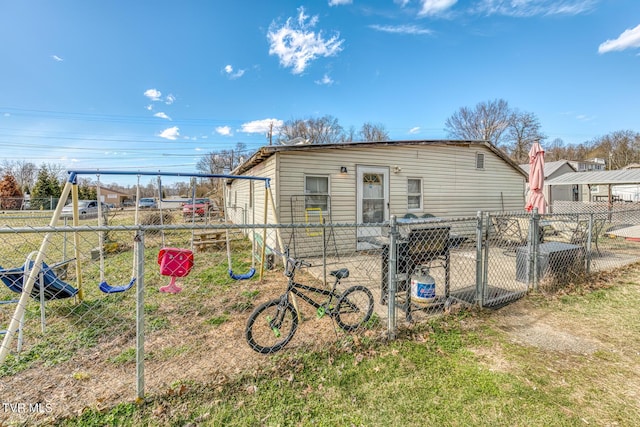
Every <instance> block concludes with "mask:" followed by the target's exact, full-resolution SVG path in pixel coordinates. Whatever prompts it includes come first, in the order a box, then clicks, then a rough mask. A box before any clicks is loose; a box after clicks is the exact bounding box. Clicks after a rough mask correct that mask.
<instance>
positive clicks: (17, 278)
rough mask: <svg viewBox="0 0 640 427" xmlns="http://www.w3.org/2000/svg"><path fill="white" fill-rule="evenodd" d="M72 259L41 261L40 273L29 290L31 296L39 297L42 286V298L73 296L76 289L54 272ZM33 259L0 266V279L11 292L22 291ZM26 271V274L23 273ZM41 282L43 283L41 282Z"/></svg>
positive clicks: (52, 298)
mask: <svg viewBox="0 0 640 427" xmlns="http://www.w3.org/2000/svg"><path fill="white" fill-rule="evenodd" d="M70 261H72V260H68V261H63V262H61V263H57V264H54V265H52V266H48V265H47V264H46V263H45V262H43V263H42V266H41V269H40V273H39V274H38V277H37V279H36V281H35V282H34V284H33V289H32V290H31V297H32V298H34V299H39V298H40V287H41V286H42V287H43V293H44V299H45V300H47V301H49V300H54V299H64V298H71V297H74V296H75V295H76V294H77V293H78V290H77V289H76V288H74V287H73V286H71V285H69V284H68V283H66V282H64V281H63V280H62V279H61V278H60V277H58V275H57V274H56V273H55V270H56V269H58V268H60V267H61V266H62V265H64V264H67V263H69V262H70ZM33 265H34V263H33V261H31V260H29V262H28V264H27V265H23V266H22V267H16V268H7V269H4V268H2V267H0V279H1V280H2V281H3V282H4V284H5V285H6V286H7V287H8V288H9V289H10V290H12V291H13V292H16V293H22V286H23V284H24V283H25V281H26V278H27V277H28V274H29V272H30V271H31V269H33ZM25 273H26V274H25ZM41 282H43V283H41Z"/></svg>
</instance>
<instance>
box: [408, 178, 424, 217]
mask: <svg viewBox="0 0 640 427" xmlns="http://www.w3.org/2000/svg"><path fill="white" fill-rule="evenodd" d="M407 208H408V209H409V210H410V211H412V210H415V211H417V210H422V178H407Z"/></svg>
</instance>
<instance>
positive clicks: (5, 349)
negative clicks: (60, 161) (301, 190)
mask: <svg viewBox="0 0 640 427" xmlns="http://www.w3.org/2000/svg"><path fill="white" fill-rule="evenodd" d="M67 173H68V175H69V176H68V178H67V181H66V183H65V185H64V187H63V189H62V193H61V195H60V199H59V201H58V204H57V206H56V208H55V209H54V211H53V216H52V218H51V220H50V222H49V227H51V228H54V227H56V226H57V225H58V222H59V221H60V215H61V213H62V208H63V207H64V205H65V202H66V200H67V199H68V198H69V195H71V198H72V203H73V226H74V227H79V215H78V182H77V180H78V176H82V175H94V176H102V175H120V176H155V177H160V176H167V177H185V178H203V179H217V178H218V179H230V180H251V181H262V182H264V186H265V209H264V224H265V229H264V232H263V240H264V237H265V236H264V235H265V234H266V224H267V217H268V212H267V211H268V208H267V207H268V206H270V207H271V210H272V215H273V218H274V220H275V223H276V225H277V224H278V223H279V221H278V215H277V210H276V207H275V202H274V199H273V194H272V192H271V178H266V177H258V176H243V175H229V174H202V173H189V172H186V173H182V172H162V171H157V172H145V171H116V170H100V169H95V170H89V169H80V170H68V171H67ZM98 202H99V203H100V202H101V200H99V201H98ZM136 203H137V201H136ZM52 236H53V231H50V232H47V233H45V235H44V237H43V239H42V243H41V244H40V249H39V250H38V251H37V255H36V258H35V260H34V267H33V268H32V269H31V270H30V272H29V275H28V277H27V278H26V281H25V283H24V285H23V292H22V294H21V296H20V299H19V300H18V303H17V307H16V310H15V313H14V315H13V317H12V319H11V323H10V324H9V328H8V329H7V330H6V333H5V336H4V339H3V341H2V343H1V345H0V364H2V363H3V362H4V360H5V359H6V357H7V355H8V353H9V348H10V346H11V342H12V341H13V338H14V336H15V335H16V333H17V331H18V330H19V329H20V319H22V316H23V314H24V312H25V310H26V306H27V303H28V301H29V298H30V295H31V291H32V290H33V287H34V284H35V283H36V281H37V280H38V277H39V275H40V270H41V266H42V264H43V261H44V258H45V254H46V253H47V249H48V247H49V244H50V241H51V238H52ZM276 238H277V241H278V245H280V247H284V245H283V243H282V238H281V236H280V232H279V230H278V229H276ZM73 239H74V246H75V251H76V254H75V267H76V286H77V289H78V294H77V297H78V300H79V301H82V300H83V298H84V292H83V287H82V270H81V265H80V253H79V251H80V240H79V239H80V237H79V235H78V233H77V232H74V233H73ZM265 256H266V245H265V244H263V245H262V251H261V255H260V259H261V266H260V278H262V274H263V270H264V264H265ZM284 262H285V260H284V259H283V263H284ZM243 276H244V275H237V277H243ZM232 277H233V276H232ZM132 280H135V279H132ZM124 286H127V285H124Z"/></svg>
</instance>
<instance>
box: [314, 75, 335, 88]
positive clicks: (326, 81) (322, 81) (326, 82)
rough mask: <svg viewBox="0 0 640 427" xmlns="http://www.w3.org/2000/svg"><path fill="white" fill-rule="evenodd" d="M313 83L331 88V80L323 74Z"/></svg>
mask: <svg viewBox="0 0 640 427" xmlns="http://www.w3.org/2000/svg"><path fill="white" fill-rule="evenodd" d="M315 83H316V84H319V85H326V86H331V85H332V84H333V79H332V78H331V77H329V75H328V74H325V75H324V76H322V78H321V79H320V80H316V81H315Z"/></svg>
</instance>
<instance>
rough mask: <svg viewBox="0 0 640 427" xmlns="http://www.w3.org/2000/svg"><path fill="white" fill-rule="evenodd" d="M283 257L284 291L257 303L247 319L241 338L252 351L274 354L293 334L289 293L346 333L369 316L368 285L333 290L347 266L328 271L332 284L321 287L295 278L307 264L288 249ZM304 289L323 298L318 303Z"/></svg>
mask: <svg viewBox="0 0 640 427" xmlns="http://www.w3.org/2000/svg"><path fill="white" fill-rule="evenodd" d="M285 258H286V259H287V265H286V268H285V273H284V274H285V276H286V277H287V279H288V280H287V289H286V291H285V292H284V293H283V294H282V295H280V296H279V297H278V298H276V299H273V300H271V301H267V302H265V303H263V304H261V305H259V306H258V307H257V308H256V309H255V310H254V311H253V313H251V316H249V319H248V320H247V326H246V328H245V338H246V340H247V343H248V344H249V346H250V347H251V348H252V349H253V350H255V351H257V352H258V353H262V354H268V353H274V352H276V351H278V350H281V349H282V348H283V347H284V346H285V345H287V343H289V341H291V339H292V338H293V336H294V335H295V333H296V330H297V328H298V312H297V310H296V307H295V306H294V304H293V303H292V302H291V301H290V299H289V295H290V294H293V295H295V296H298V297H300V298H301V299H302V300H303V301H305V302H306V303H308V304H310V305H311V306H313V307H315V308H316V313H317V315H318V317H323V316H325V315H328V316H329V317H330V318H332V319H334V320H335V321H336V323H337V324H338V326H339V327H340V328H341V329H342V330H344V331H346V332H352V331H354V330H356V329H358V328H359V327H360V326H362V325H363V324H364V323H366V322H367V321H368V320H369V319H370V318H371V315H372V314H373V295H372V294H371V291H370V290H369V289H368V288H366V287H365V286H362V285H355V286H352V287H350V288H348V289H346V290H345V291H344V292H339V291H337V290H336V288H337V286H338V284H339V283H340V280H342V279H346V278H347V277H349V269H347V268H341V269H339V270H335V271H331V272H330V273H329V274H330V275H331V276H333V277H335V281H334V283H333V286H332V288H331V290H328V289H322V288H318V287H315V286H309V285H304V284H302V283H298V282H296V281H295V275H296V271H297V270H299V269H300V268H302V267H311V264H310V263H308V262H306V261H304V260H302V259H294V258H290V257H289V251H288V250H286V251H285ZM305 292H307V293H308V292H311V293H314V294H317V295H319V296H322V297H325V298H324V301H323V302H318V301H316V300H314V299H313V298H311V297H310V296H309V295H307V294H306V293H305Z"/></svg>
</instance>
